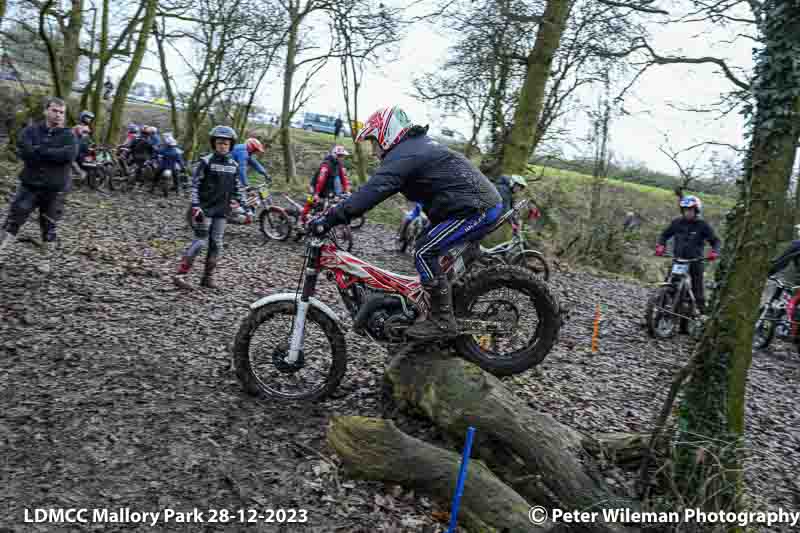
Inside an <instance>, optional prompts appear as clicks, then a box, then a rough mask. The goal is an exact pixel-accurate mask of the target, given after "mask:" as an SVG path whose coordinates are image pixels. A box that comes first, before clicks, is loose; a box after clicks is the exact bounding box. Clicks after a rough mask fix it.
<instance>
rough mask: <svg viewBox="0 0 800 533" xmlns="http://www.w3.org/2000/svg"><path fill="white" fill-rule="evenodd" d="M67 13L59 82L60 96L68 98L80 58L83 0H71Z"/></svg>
mask: <svg viewBox="0 0 800 533" xmlns="http://www.w3.org/2000/svg"><path fill="white" fill-rule="evenodd" d="M71 3H72V8H71V9H70V12H69V23H68V25H67V27H66V31H65V32H64V44H63V47H62V49H61V54H60V55H61V58H60V68H61V72H60V73H59V82H60V84H61V94H63V95H64V98H69V96H70V95H71V94H72V86H73V84H74V83H75V77H76V76H77V74H78V61H79V60H80V58H81V52H80V47H81V29H83V0H72V1H71Z"/></svg>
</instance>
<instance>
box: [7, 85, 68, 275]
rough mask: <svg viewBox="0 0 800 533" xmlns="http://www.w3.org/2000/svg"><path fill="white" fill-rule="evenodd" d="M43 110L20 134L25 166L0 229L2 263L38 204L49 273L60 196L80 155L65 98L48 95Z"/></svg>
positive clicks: (44, 268)
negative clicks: (68, 125) (67, 118)
mask: <svg viewBox="0 0 800 533" xmlns="http://www.w3.org/2000/svg"><path fill="white" fill-rule="evenodd" d="M44 113H45V120H44V122H40V123H37V124H33V125H31V126H28V127H26V128H25V129H24V130H22V133H21V135H20V137H19V141H18V153H19V157H20V159H22V161H23V162H24V164H25V166H24V167H23V169H22V173H21V174H20V176H19V186H18V188H17V193H16V195H15V196H14V200H13V201H12V202H11V206H10V207H9V210H8V216H7V218H6V221H5V223H4V224H3V228H2V231H0V264H2V263H3V261H4V259H5V256H6V254H7V253H8V251H9V249H10V247H11V245H12V244H13V243H14V241H15V240H16V237H17V233H18V232H19V230H20V228H21V227H22V225H23V224H25V222H26V221H27V220H28V217H29V216H30V214H31V213H32V212H33V210H34V209H37V208H38V209H39V227H40V229H41V235H42V249H43V252H44V254H43V255H44V258H45V260H44V261H43V262H42V263H41V264H40V265H39V270H40V271H41V272H43V273H47V272H49V271H50V255H51V254H52V244H53V243H54V242H55V241H56V223H57V222H58V220H60V218H61V215H62V211H63V202H61V196H63V195H64V194H65V190H66V188H67V184H68V181H69V173H70V168H71V165H72V162H73V161H75V157H76V156H77V155H78V142H77V139H75V136H74V135H73V134H72V131H71V130H70V129H68V128H65V127H64V115H65V113H66V105H65V104H64V101H63V100H61V99H59V98H50V99H48V100H47V104H46V105H45V111H44ZM48 222H50V223H51V224H48Z"/></svg>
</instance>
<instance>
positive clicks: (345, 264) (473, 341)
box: [233, 211, 561, 400]
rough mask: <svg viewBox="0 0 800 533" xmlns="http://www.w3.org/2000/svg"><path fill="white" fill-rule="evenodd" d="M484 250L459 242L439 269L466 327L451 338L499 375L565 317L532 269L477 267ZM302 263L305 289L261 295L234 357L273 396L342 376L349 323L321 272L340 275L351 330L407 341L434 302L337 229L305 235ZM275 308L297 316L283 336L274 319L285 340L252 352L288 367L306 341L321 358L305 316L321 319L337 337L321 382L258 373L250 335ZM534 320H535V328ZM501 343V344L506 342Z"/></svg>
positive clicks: (253, 388) (516, 366)
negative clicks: (321, 292) (341, 241)
mask: <svg viewBox="0 0 800 533" xmlns="http://www.w3.org/2000/svg"><path fill="white" fill-rule="evenodd" d="M512 214H513V211H509V212H508V213H506V214H505V215H504V216H503V217H501V219H500V220H498V221H497V223H496V224H495V225H494V227H493V228H492V230H491V231H494V230H495V229H497V228H498V227H500V225H501V224H503V223H504V222H506V221H507V219H508V217H510V216H511V215H512ZM309 229H310V230H313V229H315V228H309ZM491 231H490V232H491ZM480 258H481V250H480V243H479V242H478V241H473V242H465V243H462V244H460V245H457V246H455V247H453V248H451V249H450V250H449V252H448V253H447V254H446V255H444V256H443V257H442V258H440V265H441V267H442V270H441V271H442V273H443V274H444V275H446V276H447V278H448V280H449V281H450V283H451V286H452V290H453V301H454V307H455V309H454V314H455V319H456V323H457V324H458V328H459V334H458V336H457V337H455V338H452V339H443V342H445V343H446V344H448V345H450V344H452V345H453V346H454V347H455V351H456V353H457V354H458V355H459V356H460V357H463V358H464V359H466V360H469V361H472V362H474V363H475V364H477V365H478V366H480V367H481V368H483V369H484V370H487V371H489V372H492V373H493V374H495V375H498V376H506V375H512V374H517V373H520V372H524V371H525V370H527V369H529V368H531V367H532V366H534V365H537V364H539V363H540V362H541V361H542V360H543V359H544V358H545V357H546V356H547V354H548V353H549V352H550V350H551V348H552V346H553V344H554V343H555V342H556V340H557V338H558V332H559V329H560V327H561V314H560V310H559V305H558V301H557V299H556V298H555V296H554V295H553V294H552V293H551V292H550V290H549V289H548V287H547V285H546V284H545V283H543V282H542V281H540V280H539V279H537V278H536V277H535V276H534V275H533V274H531V272H530V271H528V270H527V269H523V268H520V267H517V266H510V265H499V266H493V267H489V268H485V269H484V268H479V269H476V270H475V271H474V272H470V267H471V266H472V265H473V264H480V263H479V261H478V260H479V259H480ZM302 271H303V277H302V279H301V282H300V286H299V287H298V290H297V291H294V292H282V293H278V294H273V295H270V296H266V297H264V298H262V299H260V300H258V301H256V302H254V303H253V304H252V305H251V306H250V314H249V316H248V317H247V318H246V319H245V320H244V321H243V322H242V324H241V326H240V328H239V331H238V332H237V334H236V339H235V341H234V346H233V351H234V364H235V366H236V373H237V376H238V377H239V379H240V380H241V381H242V384H243V385H244V387H245V389H246V390H247V391H248V392H251V393H253V394H256V395H261V396H266V397H270V398H283V399H294V400H296V399H321V398H323V397H325V396H327V395H328V394H330V393H331V392H332V391H333V390H334V389H335V388H336V387H337V386H338V384H339V382H340V381H341V379H342V377H343V376H344V372H345V368H346V361H347V352H346V343H345V336H344V332H345V331H346V328H345V327H344V326H343V324H342V321H341V320H340V319H339V317H338V316H337V314H336V312H335V311H334V310H333V309H331V308H330V307H329V306H328V305H326V304H325V303H323V302H322V301H320V300H318V299H317V298H315V297H314V296H315V294H316V287H317V281H318V279H319V274H320V273H321V272H325V274H326V276H327V277H328V278H329V279H330V280H332V281H334V282H335V284H336V287H337V289H338V292H339V295H340V297H341V299H342V301H343V303H344V305H345V307H346V308H347V310H348V313H349V314H350V316H351V318H352V320H353V326H352V330H353V332H355V333H356V334H358V335H361V336H364V337H368V338H370V339H372V340H373V341H375V342H378V343H381V344H390V345H398V344H403V343H407V342H408V338H407V337H406V330H407V329H408V328H409V327H411V326H412V325H413V324H414V323H415V321H416V320H417V319H418V318H419V317H421V316H425V315H426V314H427V313H428V311H429V309H430V302H429V298H428V295H427V292H426V291H425V290H424V289H423V287H422V283H421V281H420V278H419V277H418V276H407V275H403V274H397V273H395V272H391V271H389V270H384V269H382V268H379V267H377V266H375V265H372V264H370V263H368V262H367V261H364V260H362V259H359V258H358V257H355V256H353V255H351V254H349V253H347V252H345V251H343V250H340V249H339V247H338V245H337V242H336V233H335V231H330V232H328V234H326V235H313V236H309V237H307V242H306V254H305V262H304V264H303V269H302ZM468 273H469V275H467V274H468ZM498 290H505V293H504V294H506V295H505V296H502V295H501V296H497V295H494V296H490V295H492V294H494V292H496V291H498ZM509 290H510V291H511V292H512V293H515V294H517V295H522V303H521V304H520V303H519V302H517V301H515V300H514V299H509V297H508V296H507V293H508V291H509ZM275 317H283V318H285V319H289V318H291V326H290V328H289V329H288V330H286V333H285V335H286V337H284V338H281V337H275V334H276V333H275V330H274V329H273V328H271V327H269V326H267V331H270V332H271V333H270V340H269V341H267V342H269V343H272V342H273V341H275V342H277V345H276V346H274V349H267V351H266V352H264V351H263V350H261V349H257V350H256V351H255V352H254V353H255V354H256V355H257V356H259V357H260V355H258V354H261V355H266V357H267V358H268V360H269V361H271V364H272V366H273V367H274V368H275V369H276V370H277V371H279V374H280V375H283V374H294V373H296V372H299V371H300V370H301V369H303V368H304V367H305V364H306V362H305V357H306V354H305V351H304V347H306V346H313V347H314V348H313V350H314V351H313V355H311V356H310V358H313V359H314V360H315V361H318V360H319V358H320V352H319V346H320V343H317V342H314V343H312V344H310V345H307V344H305V334H306V332H305V330H306V324H307V323H312V324H315V325H316V326H318V327H319V328H315V330H314V331H315V335H319V333H318V332H319V331H322V332H323V333H324V335H325V337H326V338H327V340H328V342H327V345H329V346H330V353H329V354H328V356H326V358H327V357H330V358H331V359H332V361H333V363H332V365H331V367H330V370H329V371H328V372H329V373H328V374H327V378H326V380H325V383H324V386H323V387H322V388H321V389H319V390H315V391H313V392H309V393H305V394H287V393H284V392H281V391H276V390H273V389H272V388H271V386H270V385H269V382H265V381H264V380H262V379H261V377H259V372H258V371H257V370H255V367H256V365H257V364H258V365H260V364H261V363H260V362H258V363H256V362H255V361H254V360H253V359H251V341H252V339H253V335H254V334H255V332H256V330H257V329H258V328H259V327H260V326H261V325H262V324H264V323H265V322H267V321H269V320H272V319H273V318H275ZM529 325H531V326H532V329H527V326H529ZM521 332H522V333H521ZM287 337H288V338H287ZM284 339H286V340H284ZM287 341H288V342H287ZM506 341H508V342H507V344H506ZM432 342H438V341H432ZM520 342H521V344H520ZM500 344H503V346H502V349H501V350H499V351H498V348H499V347H500ZM512 345H513V346H512ZM326 350H327V349H326ZM326 353H327V352H326Z"/></svg>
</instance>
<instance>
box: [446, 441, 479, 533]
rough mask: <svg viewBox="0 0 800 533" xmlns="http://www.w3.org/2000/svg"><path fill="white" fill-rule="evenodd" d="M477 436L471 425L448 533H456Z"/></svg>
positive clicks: (462, 458) (451, 510)
mask: <svg viewBox="0 0 800 533" xmlns="http://www.w3.org/2000/svg"><path fill="white" fill-rule="evenodd" d="M473 436H475V428H474V427H472V426H470V427H469V429H467V442H466V444H464V453H463V455H462V456H461V470H459V472H458V482H457V483H456V494H455V496H454V497H453V506H452V508H451V509H450V528H449V529H448V530H447V533H455V531H456V524H457V523H458V506H459V504H460V503H461V494H463V493H464V481H465V480H466V479H467V465H468V464H469V454H470V451H471V450H472V437H473Z"/></svg>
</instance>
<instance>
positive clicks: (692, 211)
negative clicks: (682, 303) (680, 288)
mask: <svg viewBox="0 0 800 533" xmlns="http://www.w3.org/2000/svg"><path fill="white" fill-rule="evenodd" d="M680 206H681V212H682V213H683V216H681V217H680V218H676V219H675V220H673V221H672V223H671V224H670V225H669V226H668V227H667V229H665V230H664V231H663V232H662V233H661V236H660V237H659V238H658V245H657V246H656V255H664V251H665V250H666V246H665V245H666V243H667V241H668V240H669V239H672V238H674V239H675V243H674V246H673V255H674V256H675V257H679V258H681V259H696V258H701V257H703V248H704V247H705V243H706V242H708V243H709V244H711V251H710V252H709V254H708V260H709V261H714V260H716V259H717V257H719V247H720V241H719V239H718V238H717V235H716V233H714V229H713V228H712V227H711V226H710V225H709V224H708V222H706V221H705V220H703V219H701V218H700V213H701V209H702V204H701V203H700V199H699V198H697V197H696V196H686V197H684V198H683V200H681V202H680ZM703 271H704V268H703V263H702V261H696V262H694V263H690V265H689V275H690V276H691V277H692V292H693V293H694V299H695V301H696V302H697V308H698V310H699V311H700V312H701V313H704V312H705V288H704V287H703Z"/></svg>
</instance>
